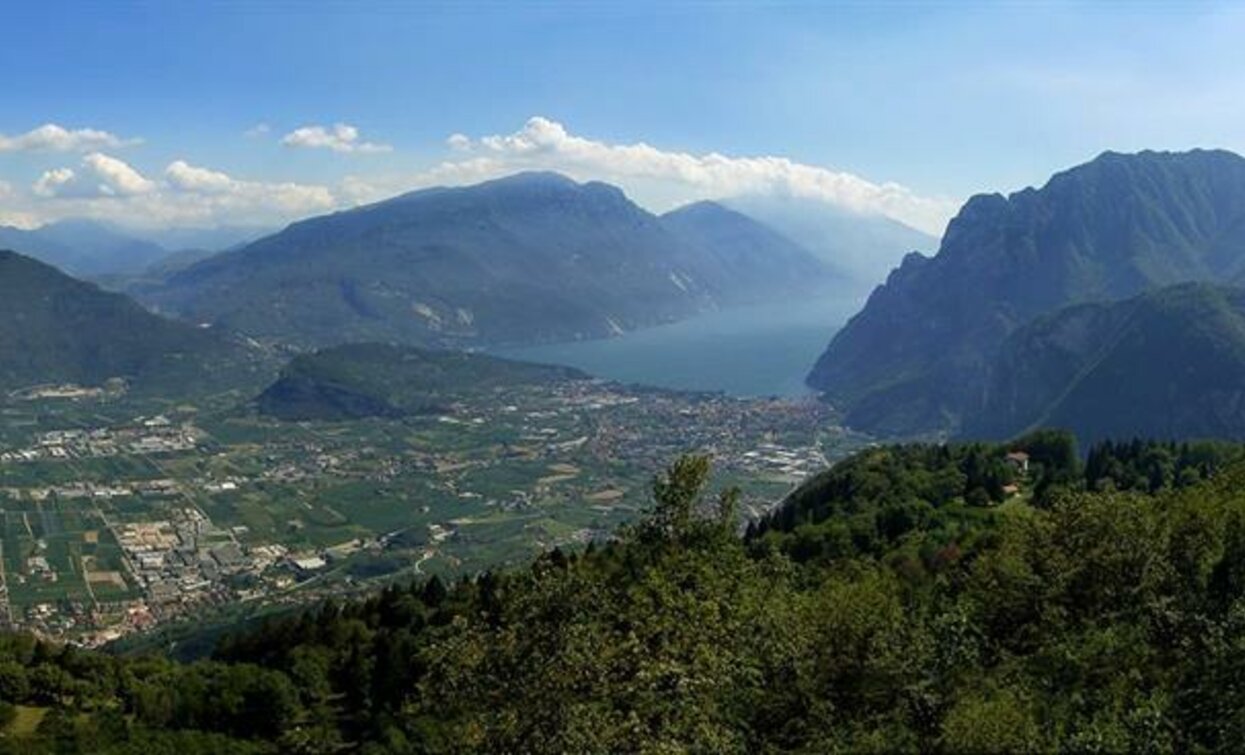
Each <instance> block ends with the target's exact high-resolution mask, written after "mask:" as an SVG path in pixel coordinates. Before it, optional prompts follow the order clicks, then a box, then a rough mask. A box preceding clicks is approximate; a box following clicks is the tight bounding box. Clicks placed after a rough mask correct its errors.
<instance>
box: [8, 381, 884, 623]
mask: <svg viewBox="0 0 1245 755" xmlns="http://www.w3.org/2000/svg"><path fill="white" fill-rule="evenodd" d="M237 405H238V397H237V396H232V395H231V396H221V397H216V398H208V399H203V400H198V401H194V402H188V403H178V404H174V403H165V404H156V403H142V402H136V401H132V400H129V399H125V398H120V399H118V398H116V397H115V396H108V395H106V394H100V393H97V392H92V391H89V390H70V389H66V390H58V391H36V392H24V393H17V394H14V395H12V396H10V397H9V398H8V399H7V401H6V402H5V403H4V404H3V407H2V410H3V418H4V422H3V423H2V427H3V430H2V431H0V525H2V530H0V536H2V537H0V580H2V581H0V584H2V587H0V619H3V620H5V621H6V622H7V624H8V625H9V626H10V627H11V628H15V629H23V630H30V631H33V632H35V633H37V634H39V635H42V636H45V637H51V638H58V639H69V640H73V641H76V642H81V643H84V644H88V645H98V644H103V643H106V642H109V641H112V640H116V639H118V638H120V637H123V636H126V635H131V634H134V633H138V632H145V631H148V630H150V629H152V628H154V627H159V626H163V625H167V624H169V623H170V622H175V621H177V620H182V619H188V618H194V619H199V618H201V617H203V616H208V615H212V616H218V617H228V620H238V619H239V618H243V617H245V616H246V615H251V614H254V613H256V612H261V611H267V610H272V609H273V608H274V607H279V606H281V605H297V604H302V603H304V602H307V601H311V600H315V599H317V598H322V597H324V596H326V595H330V594H346V593H354V592H359V591H363V590H366V589H371V588H372V587H374V586H375V585H377V584H380V583H385V582H389V581H392V580H395V579H401V578H409V577H410V576H412V575H426V574H434V573H435V574H441V575H446V576H450V575H457V574H463V573H472V572H476V571H480V570H483V569H486V568H491V567H497V566H501V565H504V564H510V563H519V562H523V561H525V560H527V559H529V558H530V557H531V556H532V555H534V554H536V553H539V552H542V551H545V550H548V549H551V548H554V547H564V548H565V547H572V548H573V547H577V546H580V545H583V544H585V543H587V542H589V541H593V540H602V539H606V538H608V537H609V536H610V533H611V532H612V531H613V530H614V529H615V528H616V527H618V526H619V525H620V524H622V523H624V522H627V521H630V520H632V519H633V518H634V517H635V516H636V514H637V513H638V512H639V511H640V510H641V509H643V508H644V507H645V506H647V505H648V503H649V498H650V496H649V484H650V481H651V479H652V476H653V475H654V474H655V473H656V472H657V471H659V470H660V469H661V468H662V466H663V465H664V464H665V463H666V462H667V461H668V460H669V459H671V458H674V457H675V456H677V455H678V454H680V453H684V452H688V451H704V452H709V453H712V454H713V455H714V457H715V464H716V467H717V469H718V476H717V479H716V480H715V484H716V485H718V486H727V485H738V486H739V487H740V488H741V489H742V490H743V492H744V497H743V505H744V510H745V512H744V513H745V514H746V515H748V516H749V517H752V518H756V517H758V516H760V515H762V514H764V513H765V512H766V511H767V510H768V508H769V507H771V506H772V505H773V503H774V502H775V501H777V500H779V499H780V498H781V497H782V496H783V495H784V494H785V493H786V492H787V491H788V490H789V489H790V488H791V486H792V485H793V484H795V483H797V482H798V481H800V480H802V479H804V478H805V477H806V476H807V475H809V474H811V473H813V472H816V471H818V470H820V469H821V468H823V467H824V466H825V465H826V464H827V463H828V462H829V461H831V460H834V459H837V458H841V457H843V456H845V455H847V454H848V453H850V452H851V451H853V450H855V449H857V448H859V447H861V446H862V445H864V444H866V443H867V442H868V439H867V438H864V437H861V436H856V435H852V434H850V433H847V432H846V431H844V430H842V429H841V428H839V427H838V426H837V425H835V424H834V421H833V417H832V416H830V413H829V410H828V409H827V408H826V407H825V406H824V405H821V404H818V403H816V402H811V401H789V400H778V399H771V400H745V399H737V398H730V397H726V396H722V395H719V394H693V393H681V392H670V391H656V390H648V389H635V388H626V387H622V386H619V385H616V384H612V383H605V382H599V381H573V382H567V383H561V384H556V385H549V386H538V387H526V388H514V389H505V390H503V391H499V392H492V393H489V394H488V395H481V396H479V397H478V398H476V399H473V400H471V401H469V402H464V403H461V404H458V405H456V406H455V407H454V408H453V410H452V411H450V412H448V413H444V414H437V415H432V416H414V417H405V418H402V419H386V420H380V419H370V420H362V421H354V422H306V423H297V424H295V423H283V422H278V421H276V420H272V419H268V418H264V417H259V416H256V415H254V414H253V413H252V412H246V411H239V410H237V409H236V407H237Z"/></svg>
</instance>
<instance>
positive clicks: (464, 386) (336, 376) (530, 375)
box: [256, 344, 588, 420]
mask: <svg viewBox="0 0 1245 755" xmlns="http://www.w3.org/2000/svg"><path fill="white" fill-rule="evenodd" d="M587 378H588V376H587V375H585V374H584V373H582V372H579V371H578V370H574V369H571V368H569V367H554V366H546V365H539V364H530V363H526V362H516V361H511V360H508V359H498V358H496V357H490V356H485V355H482V354H469V353H465V352H457V351H433V350H428V349H417V348H411V347H402V346H391V345H385V344H350V345H347V346H338V347H333V348H329V349H323V350H321V351H318V352H316V353H314V354H304V355H302V356H298V357H295V358H294V359H293V360H292V361H291V362H290V363H289V364H288V365H287V366H286V367H285V369H283V370H282V371H281V375H280V377H279V378H278V379H277V381H276V382H275V383H273V384H272V385H271V386H269V387H268V388H267V389H266V390H265V391H264V392H263V393H262V394H260V396H259V397H258V398H257V399H256V406H257V407H258V409H259V411H260V412H261V413H263V414H268V415H271V416H274V417H278V418H281V419H289V420H310V419H320V420H345V419H358V418H363V417H393V416H401V415H403V414H411V413H423V412H431V411H445V410H446V407H447V406H448V405H449V404H451V403H453V402H454V401H456V400H461V399H464V398H467V397H479V396H481V395H487V394H489V393H492V392H494V391H496V390H499V389H502V388H507V389H513V388H516V387H521V386H524V385H532V384H544V383H553V382H562V381H568V380H585V379H587Z"/></svg>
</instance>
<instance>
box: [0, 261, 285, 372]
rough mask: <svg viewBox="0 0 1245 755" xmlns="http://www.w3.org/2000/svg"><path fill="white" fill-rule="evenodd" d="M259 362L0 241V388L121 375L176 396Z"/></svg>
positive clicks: (252, 352) (221, 339)
mask: <svg viewBox="0 0 1245 755" xmlns="http://www.w3.org/2000/svg"><path fill="white" fill-rule="evenodd" d="M267 363H268V358H267V357H266V355H265V354H264V353H263V352H261V351H259V350H257V349H255V348H253V347H251V346H248V345H247V344H245V343H243V342H241V341H239V340H237V339H235V338H233V337H231V336H229V335H227V334H223V333H220V332H219V331H216V330H214V329H204V328H197V327H193V326H191V325H188V324H185V323H182V322H177V321H173V320H168V319H165V318H163V317H159V316H157V315H154V314H152V313H151V312H149V311H147V310H146V309H144V308H143V307H141V306H139V305H138V304H137V303H136V302H134V301H133V300H131V299H129V298H128V297H126V296H124V295H122V294H117V293H110V292H107V291H103V290H101V289H100V288H98V287H97V286H95V285H94V284H91V283H85V282H82V281H79V280H76V279H74V278H71V277H69V276H67V275H65V274H64V273H62V272H60V271H59V270H57V269H55V268H53V267H51V266H49V265H46V264H44V263H42V262H39V261H37V260H34V259H31V258H29V257H25V256H23V255H20V254H17V253H15V252H10V251H0V389H3V390H12V389H15V388H22V387H27V386H31V385H38V384H45V383H78V384H82V385H92V386H97V385H100V384H102V383H104V382H105V381H107V380H109V379H110V378H121V379H123V380H125V381H126V382H127V383H129V384H130V386H131V388H132V389H134V390H137V391H141V392H150V393H162V394H167V395H169V396H182V395H187V394H190V393H193V392H194V391H196V390H201V389H208V390H217V389H222V388H225V387H232V386H236V385H241V384H245V383H246V382H248V381H250V380H258V379H261V378H260V377H259V376H261V375H263V374H265V370H266V366H265V365H266V364H267Z"/></svg>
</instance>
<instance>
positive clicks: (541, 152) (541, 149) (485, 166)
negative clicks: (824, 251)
mask: <svg viewBox="0 0 1245 755" xmlns="http://www.w3.org/2000/svg"><path fill="white" fill-rule="evenodd" d="M447 144H448V146H450V147H451V148H452V149H454V150H455V151H456V152H458V153H460V154H462V157H461V158H459V159H457V160H452V161H448V162H445V163H442V164H441V165H439V166H437V167H436V168H434V169H432V170H431V171H428V172H427V173H426V174H424V175H423V176H421V177H420V178H421V180H422V181H424V182H451V183H453V182H461V183H469V182H471V181H476V180H481V179H485V178H489V177H493V176H497V175H501V174H504V173H508V172H513V171H516V170H529V169H542V170H559V171H562V172H565V173H567V174H569V175H572V176H574V177H576V178H581V179H601V180H606V181H611V182H614V183H619V184H622V185H624V186H625V187H627V188H628V189H633V188H636V187H637V186H638V187H640V188H643V189H647V190H648V191H650V192H651V193H653V194H654V195H659V196H661V197H662V198H663V199H665V200H666V201H667V202H669V203H672V204H673V203H680V202H685V201H692V200H697V199H715V198H724V197H733V196H744V195H757V194H759V195H785V196H791V197H798V198H804V199H816V200H820V201H824V202H827V203H829V204H832V205H835V206H838V207H842V208H845V209H848V210H852V211H855V212H861V213H872V214H880V215H885V216H888V217H891V218H894V219H896V220H899V221H901V222H904V223H907V224H908V225H911V226H913V227H916V228H920V229H921V230H924V231H927V232H929V233H933V234H936V235H941V233H942V231H943V229H944V228H945V226H946V222H947V220H948V218H950V217H951V215H952V214H954V212H955V209H956V207H957V204H958V203H956V202H953V201H951V200H949V199H944V198H935V197H925V196H921V195H919V194H917V193H916V192H914V191H912V190H911V189H909V188H907V187H905V186H903V185H901V184H898V183H889V182H888V183H875V182H872V181H868V180H866V179H864V178H861V177H859V176H856V175H853V174H851V173H847V172H843V171H837V170H833V169H830V168H826V167H822V166H817V165H808V164H804V163H799V162H796V161H794V160H791V159H789V158H786V157H776V156H757V157H736V156H729V155H723V154H719V153H716V152H710V153H707V154H691V153H687V152H677V151H667V150H662V149H659V148H657V147H653V146H651V145H649V144H645V143H644V142H637V143H634V144H609V143H606V142H602V141H596V140H592V139H587V138H584V137H581V136H576V135H574V134H571V133H569V132H568V131H567V130H566V128H565V127H564V126H563V125H562V124H560V123H558V122H556V121H553V120H550V119H548V118H542V117H539V116H538V117H534V118H531V119H529V120H528V121H527V123H526V124H525V125H524V126H523V128H521V129H519V130H518V131H516V132H514V133H511V134H498V135H491V136H484V137H481V138H478V139H471V138H469V137H466V136H464V135H462V134H454V135H453V136H451V137H450V138H449V139H448V140H447Z"/></svg>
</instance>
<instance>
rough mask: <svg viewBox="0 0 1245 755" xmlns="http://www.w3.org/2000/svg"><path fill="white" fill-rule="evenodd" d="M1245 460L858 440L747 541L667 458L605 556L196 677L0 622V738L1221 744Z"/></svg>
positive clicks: (366, 612) (355, 744) (505, 580)
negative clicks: (857, 449) (0, 631)
mask: <svg viewBox="0 0 1245 755" xmlns="http://www.w3.org/2000/svg"><path fill="white" fill-rule="evenodd" d="M1241 457H1242V449H1241V447H1239V446H1234V445H1229V444H1219V443H1195V444H1174V443H1165V442H1150V441H1140V440H1138V441H1132V442H1125V443H1104V444H1099V445H1096V446H1094V447H1093V448H1091V449H1089V451H1088V453H1087V454H1086V455H1084V456H1082V455H1081V454H1080V453H1079V451H1078V449H1077V448H1076V444H1075V442H1074V441H1073V440H1072V438H1071V437H1070V436H1068V435H1065V434H1061V433H1056V432H1042V433H1037V434H1035V435H1031V436H1028V437H1025V438H1021V439H1019V440H1017V441H1014V442H1012V443H1009V444H1005V445H983V444H966V445H903V446H887V447H878V448H872V449H868V450H866V451H863V452H861V453H860V454H858V455H857V456H855V457H853V458H852V459H849V460H848V461H845V462H843V463H841V464H839V465H836V466H835V467H833V468H831V469H830V470H828V471H826V472H825V473H823V474H822V475H819V476H817V477H815V478H813V479H812V480H810V481H809V482H808V483H806V484H805V485H804V486H803V487H801V488H800V489H798V490H797V491H795V492H794V493H793V494H792V495H791V496H790V497H789V499H788V500H787V501H786V502H785V504H784V505H783V506H782V507H781V508H780V509H779V510H777V511H776V512H775V513H774V514H773V515H772V516H770V517H769V518H768V519H766V520H764V521H762V522H758V523H756V524H754V525H752V526H750V527H749V528H748V529H747V531H746V532H745V533H743V534H742V536H741V533H740V529H739V523H738V516H737V513H736V511H735V508H734V504H735V497H734V495H733V494H732V493H731V492H730V491H727V492H726V493H723V494H722V495H720V496H716V497H712V496H709V495H707V494H706V492H705V491H706V490H707V488H708V485H709V482H710V480H711V475H712V470H711V463H710V460H709V459H708V458H707V457H704V456H685V457H682V458H680V459H678V460H677V461H675V462H674V463H673V464H672V465H671V466H670V467H669V469H668V470H667V471H666V472H665V473H664V474H662V475H660V476H659V477H658V478H657V479H655V480H654V484H653V505H652V507H651V509H650V510H649V512H648V513H647V514H646V516H645V517H644V518H643V519H642V520H641V521H638V522H636V523H635V524H633V525H630V526H628V527H626V528H624V529H623V530H621V531H620V532H618V533H617V535H616V537H615V538H613V539H612V540H610V541H609V542H602V543H595V544H592V545H590V546H588V547H587V548H586V549H585V550H581V551H577V552H563V551H559V550H554V551H552V552H549V553H547V554H545V555H544V556H542V557H541V558H539V559H537V560H536V561H535V562H533V563H531V564H530V565H528V566H527V567H525V568H522V569H514V570H508V571H501V572H495V573H484V574H480V575H478V576H476V577H474V578H471V579H464V580H462V581H459V582H456V583H453V584H448V585H447V584H443V583H442V582H441V581H439V580H437V579H435V578H433V579H429V580H419V581H415V582H412V583H409V584H404V585H398V586H393V587H391V588H389V589H386V590H385V591H384V592H382V593H379V594H377V595H375V596H374V597H372V598H371V599H369V600H366V601H361V602H353V603H346V604H342V603H326V604H322V605H319V606H316V607H314V608H311V609H309V610H306V611H304V612H302V613H300V614H298V615H296V616H292V617H286V618H280V619H274V620H272V621H269V622H268V623H266V624H264V625H262V626H259V627H255V628H252V629H248V630H245V631H242V632H240V633H238V634H235V635H230V636H227V637H226V638H224V639H223V640H222V641H221V642H220V643H219V644H218V645H217V647H216V649H215V651H214V653H213V654H212V656H211V657H210V658H208V659H204V660H201V661H198V662H194V663H178V662H174V661H172V660H169V659H167V658H163V657H159V656H151V655H147V656H140V657H131V656H116V655H109V654H104V653H97V652H88V651H84V650H80V649H76V648H73V647H61V646H53V645H50V644H47V643H43V642H40V641H37V640H35V639H34V638H31V637H28V636H20V635H11V636H7V637H4V638H3V639H2V641H0V700H3V701H4V702H3V703H0V719H2V721H3V723H4V726H5V734H4V736H3V738H0V751H10V752H33V753H44V752H46V753H78V752H92V753H139V752H141V753H145V754H147V755H151V754H154V753H174V752H176V753H179V755H195V754H197V753H336V752H343V753H344V752H359V753H367V754H369V755H379V754H381V753H457V752H507V753H519V752H528V753H564V752H575V753H631V752H634V753H674V752H714V753H729V752H739V753H745V752H746V753H788V752H790V753H801V752H806V753H824V752H904V751H908V752H947V753H964V752H970V753H971V752H983V753H984V752H1026V751H1050V750H1069V751H1093V752H1122V751H1130V752H1134V751H1173V750H1175V751H1191V752H1202V751H1204V752H1223V751H1233V750H1236V749H1238V748H1239V744H1240V742H1241V741H1243V740H1245V686H1243V685H1242V684H1241V680H1242V679H1245V464H1242V462H1241Z"/></svg>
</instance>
